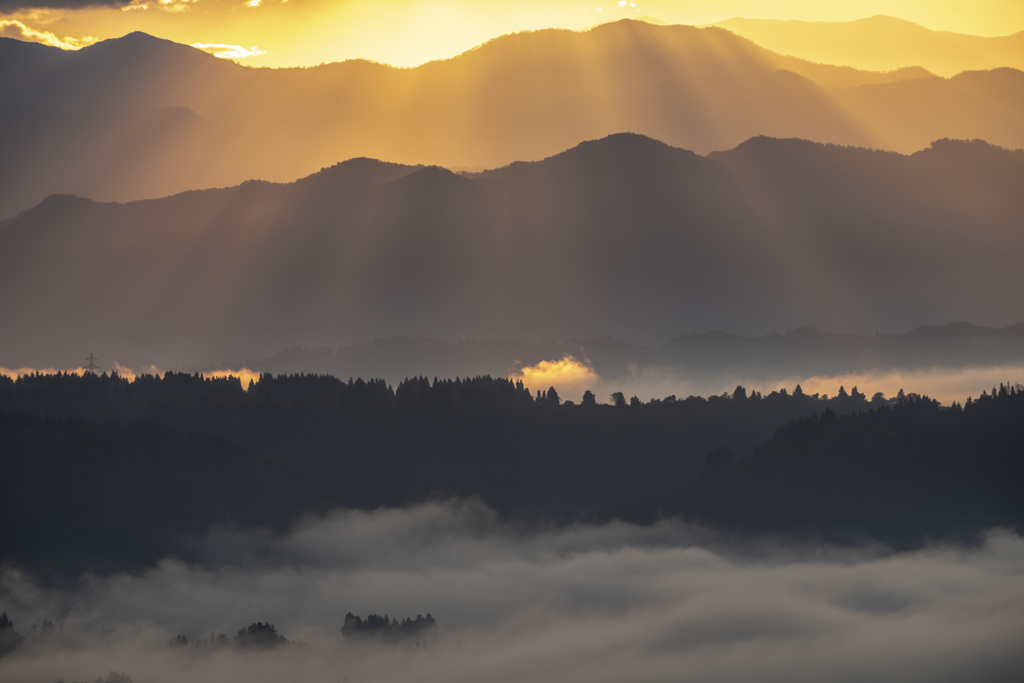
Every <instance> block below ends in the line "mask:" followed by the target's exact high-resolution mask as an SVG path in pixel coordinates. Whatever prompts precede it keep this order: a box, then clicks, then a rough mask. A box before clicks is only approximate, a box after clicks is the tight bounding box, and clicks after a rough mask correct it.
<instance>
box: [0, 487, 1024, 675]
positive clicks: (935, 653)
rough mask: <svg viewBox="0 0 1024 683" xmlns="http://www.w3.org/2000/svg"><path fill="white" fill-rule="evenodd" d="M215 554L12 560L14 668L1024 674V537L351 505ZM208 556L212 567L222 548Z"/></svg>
mask: <svg viewBox="0 0 1024 683" xmlns="http://www.w3.org/2000/svg"><path fill="white" fill-rule="evenodd" d="M196 543H197V548H198V549H199V550H200V551H202V552H205V553H207V554H206V555H204V556H201V557H199V556H197V557H194V558H193V561H192V562H191V563H190V562H186V561H183V560H181V559H167V560H165V561H163V562H162V563H160V564H159V565H158V566H157V567H154V568H153V569H151V570H150V571H148V572H145V573H143V574H140V575H138V576H127V575H119V576H113V577H108V578H97V577H85V578H83V579H81V580H80V581H79V582H78V584H77V585H74V586H68V585H63V586H58V587H49V586H45V585H43V584H40V583H39V582H38V581H36V580H34V579H33V578H32V577H30V576H27V575H25V574H24V573H21V572H19V571H18V570H16V569H14V568H11V567H9V566H8V567H5V568H3V569H2V570H0V601H2V603H3V605H2V607H3V609H4V610H5V611H6V612H7V613H8V614H9V615H11V616H12V618H13V619H14V621H15V625H16V626H17V627H18V628H19V630H23V632H24V631H27V630H28V626H29V625H30V624H32V623H41V621H42V620H43V619H53V620H55V621H59V622H63V624H64V634H63V638H64V643H65V644H64V646H61V645H60V643H59V642H58V641H55V642H54V643H53V644H51V645H46V644H45V642H42V641H40V640H38V639H37V640H36V641H35V642H36V645H33V646H30V647H29V648H27V649H25V650H24V651H23V652H22V653H21V654H20V655H17V656H14V657H8V658H5V659H3V660H0V678H2V679H4V680H20V681H46V682H47V683H52V681H54V680H57V679H58V678H63V679H64V680H92V679H94V678H95V677H96V676H97V675H102V674H105V673H106V672H107V671H109V670H112V669H113V670H119V671H126V672H127V673H128V674H129V675H130V676H132V678H133V679H134V680H136V681H138V680H190V681H199V682H203V681H211V682H212V681H232V680H247V681H256V682H262V681H271V680H311V681H313V680H317V681H319V680H325V681H326V680H330V681H336V680H344V679H346V678H347V679H348V680H351V681H356V680H375V681H385V682H387V681H392V680H395V681H397V680H410V679H415V680H422V681H468V680H489V681H497V682H499V683H501V682H503V681H526V680H531V681H534V680H540V681H549V680H560V681H591V682H593V681H596V682H603V681H616V680H631V681H667V680H702V681H712V682H714V681H735V680H745V681H762V682H765V683H769V682H774V681H796V682H802V681H821V680H838V681H853V680H894V679H898V680H901V681H908V682H909V683H916V682H918V681H921V682H923V681H928V682H929V683H943V682H946V681H958V680H984V681H1001V680H1005V681H1011V680H1015V679H1014V677H1013V676H1014V674H1015V672H1016V673H1019V671H1020V670H1022V667H1024V653H1022V652H1021V650H1020V648H1019V634H1020V633H1021V632H1022V629H1024V592H1022V588H1021V586H1024V539H1022V538H1021V537H1020V536H1017V535H1015V534H1012V533H1009V532H1005V531H994V532H991V533H990V534H989V535H988V536H987V538H986V540H985V541H984V543H983V544H982V545H980V546H978V547H976V548H963V547H934V548H928V549H925V550H921V551H919V552H912V553H902V554H892V553H887V552H885V551H884V550H882V549H879V548H834V547H828V546H806V547H785V546H780V545H777V544H773V543H771V542H770V541H762V542H760V543H758V544H755V545H748V546H737V545H733V544H730V543H729V542H726V541H724V540H723V539H720V538H717V537H716V536H714V534H712V533H711V532H709V531H708V530H706V529H701V528H698V527H692V526H688V525H685V524H681V523H679V522H672V521H663V522H661V523H659V524H656V525H653V526H649V527H636V526H631V525H627V524H621V523H615V524H607V525H601V526H590V525H577V526H573V527H569V528H556V529H547V530H534V531H532V532H525V531H523V530H522V529H517V528H516V527H513V526H511V525H508V524H505V523H502V522H500V521H499V520H498V519H497V518H496V517H495V515H494V514H493V512H491V511H490V510H488V509H487V508H486V507H484V506H483V505H482V504H481V503H479V502H478V501H473V500H468V501H452V502H448V503H430V504H426V505H421V506H417V507H412V508H408V509H400V510H395V509H385V510H378V511H376V512H352V511H339V512H335V513H332V514H330V515H327V516H325V517H323V518H311V519H306V520H303V521H301V522H299V523H297V524H296V525H295V526H294V527H293V529H292V530H291V531H290V532H289V533H287V534H275V533H272V532H267V531H262V532H258V531H252V530H249V531H238V530H234V531H232V530H230V529H219V530H216V531H215V532H212V533H211V534H209V535H208V536H206V537H204V538H202V539H197V541H196ZM202 552H200V555H202ZM349 610H351V611H353V612H355V613H357V614H362V615H365V614H367V613H369V612H378V613H384V612H387V613H389V614H391V615H398V616H406V615H415V614H417V613H426V612H428V611H429V612H431V613H433V614H434V616H435V617H436V618H437V619H438V621H439V623H440V625H441V631H440V633H439V634H438V636H437V638H436V640H434V641H433V642H432V643H431V644H430V646H429V647H428V648H427V649H402V648H397V649H388V648H375V647H367V648H361V647H356V646H353V645H352V644H351V643H347V642H345V641H341V640H340V638H339V633H338V631H339V628H340V625H341V621H342V618H343V616H344V614H345V612H347V611H349ZM257 620H262V621H267V620H270V621H271V622H273V623H274V624H275V625H276V626H277V627H278V629H279V631H281V632H282V633H284V634H285V635H286V636H288V637H289V638H292V639H297V640H301V641H303V643H304V644H303V645H302V646H301V647H297V648H290V649H287V650H285V651H281V652H278V653H277V654H270V653H268V654H256V655H250V656H242V655H240V654H238V653H235V652H221V653H216V654H209V655H201V654H199V653H197V652H195V651H194V650H190V649H188V648H185V649H184V650H181V649H178V650H175V649H170V648H168V647H167V646H166V643H167V642H169V640H170V639H171V638H173V636H174V635H175V634H176V633H179V632H180V633H185V634H188V635H190V636H192V637H195V636H202V635H207V634H208V633H209V632H210V631H211V630H213V631H224V632H226V633H228V634H229V635H230V634H232V633H234V631H235V630H237V629H238V628H240V627H241V626H244V625H246V624H248V623H251V622H253V621H257Z"/></svg>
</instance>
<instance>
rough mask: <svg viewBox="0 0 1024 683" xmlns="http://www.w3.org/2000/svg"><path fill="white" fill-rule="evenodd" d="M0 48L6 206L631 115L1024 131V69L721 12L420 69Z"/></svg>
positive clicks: (395, 154)
mask: <svg viewBox="0 0 1024 683" xmlns="http://www.w3.org/2000/svg"><path fill="white" fill-rule="evenodd" d="M0 57H2V58H0V145H2V146H3V147H4V149H5V154H4V157H3V159H2V160H0V176H2V177H3V178H4V181H5V182H4V183H2V184H0V217H2V216H10V215H13V214H14V213H15V212H16V211H18V210H21V209H25V208H28V207H29V206H32V205H34V204H35V203H37V202H38V201H40V200H41V199H42V198H43V197H44V196H46V195H48V194H52V193H56V192H63V193H73V194H79V195H83V196H91V197H94V198H97V199H102V200H122V201H123V200H129V199H138V198H146V197H157V196H164V195H167V194H172V193H175V192H179V191H182V190H186V189H194V188H201V187H217V186H226V185H234V184H237V183H239V182H242V181H243V180H246V179H251V178H265V179H268V180H273V181H290V180H293V179H295V178H297V177H302V176H305V175H307V174H308V173H310V172H311V171H312V170H313V169H316V168H320V167H323V166H327V165H330V164H331V163H333V162H334V161H336V160H337V159H343V158H350V157H358V156H366V157H372V158H378V159H388V160H390V161H394V162H400V163H412V164H415V163H428V164H439V165H442V166H445V167H447V168H471V169H480V168H494V167H497V166H501V165H503V164H507V163H510V162H512V161H515V160H517V159H540V158H544V157H546V156H550V155H552V154H555V153H557V152H558V151H560V150H563V149H566V148H569V147H571V146H573V145H575V144H577V143H578V142H579V141H581V140H586V139H596V138H601V137H604V136H607V135H609V134H613V133H617V132H622V131H635V132H638V133H642V134H645V135H648V136H650V137H654V138H657V139H660V140H664V141H666V142H668V143H670V144H672V145H674V146H677V147H684V148H687V149H693V150H695V151H697V152H699V153H707V152H710V151H712V150H722V149H729V148H732V147H734V146H736V145H737V144H739V143H740V142H742V141H743V140H746V139H748V138H750V137H752V136H756V135H769V136H772V137H783V138H785V137H800V138H805V139H811V140H816V141H821V142H834V143H840V144H848V145H857V146H864V147H874V148H884V149H894V150H898V151H903V152H912V151H916V150H918V149H920V148H922V147H924V146H927V144H928V143H929V142H931V141H932V140H935V139H939V138H943V137H950V138H967V139H971V138H982V139H986V140H988V141H990V142H992V143H994V144H998V145H1001V146H1005V147H1011V148H1024V132H1022V129H1021V126H1020V125H1019V121H1020V117H1021V112H1022V111H1024V73H1022V72H1020V71H1012V70H1004V71H1000V72H991V73H988V72H983V73H981V72H979V73H966V74H962V75H960V76H958V77H957V78H956V79H950V80H947V79H941V78H937V77H934V76H931V75H930V74H928V73H927V72H925V71H923V70H921V69H919V68H912V69H907V70H904V71H900V72H894V73H869V72H863V71H857V70H855V69H851V68H848V67H836V66H827V65H821V64H814V63H811V62H807V61H803V60H799V59H795V58H792V57H784V56H781V55H778V54H775V53H772V52H769V51H767V50H764V49H763V48H760V47H758V46H757V45H755V44H754V43H752V42H750V41H748V40H746V39H744V38H740V37H738V36H736V35H734V34H731V33H729V32H728V31H725V30H724V29H720V28H713V27H712V28H704V29H699V28H694V27H688V26H655V25H652V24H649V23H644V22H637V21H620V22H616V23H612V24H605V25H601V26H598V27H595V28H594V29H592V30H590V31H588V32H583V33H577V32H572V31H558V30H546V31H537V32H533V33H523V34H514V35H509V36H503V37H501V38H498V39H495V40H493V41H490V42H488V43H486V44H484V45H482V46H480V47H478V48H476V49H474V50H471V51H468V52H466V53H464V54H462V55H459V56H457V57H455V58H452V59H449V60H444V61H439V62H431V63H428V64H424V65H422V66H420V67H417V68H413V69H394V68H390V67H387V66H384V65H380V64H375V63H371V62H366V61H358V60H356V61H349V62H343V63H337V64H328V65H323V66H320V67H313V68H309V69H251V68H246V67H242V66H239V65H237V64H233V63H230V62H227V61H225V60H222V59H217V58H215V57H213V56H211V55H209V54H206V53H204V52H202V51H200V50H196V49H193V48H190V47H187V46H183V45H176V44H174V43H171V42H169V41H164V40H160V39H157V38H153V37H151V36H147V35H145V34H139V33H135V34H129V35H128V36H125V37H123V38H120V39H115V40H109V41H104V42H101V43H97V44H95V45H92V46H89V47H88V48H84V49H83V50H80V51H78V52H75V53H70V52H61V51H59V50H57V49H56V48H52V49H47V48H40V47H39V46H38V45H34V44H27V43H19V42H18V41H12V40H10V39H0ZM282 93H286V95H285V96H282Z"/></svg>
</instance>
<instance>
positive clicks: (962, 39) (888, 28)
mask: <svg viewBox="0 0 1024 683" xmlns="http://www.w3.org/2000/svg"><path fill="white" fill-rule="evenodd" d="M715 26H719V27H721V28H724V29H726V30H728V31H732V32H733V33H736V34H737V35H741V36H744V37H745V38H748V39H750V40H752V41H754V42H755V43H757V44H758V45H761V46H762V47H764V48H767V49H769V50H773V51H776V52H780V53H782V54H788V55H793V56H795V57H801V58H803V59H809V60H811V61H814V62H821V63H823V64H844V65H847V66H852V67H856V68H858V69H868V70H883V71H884V70H890V69H899V68H904V67H908V66H919V67H923V68H925V69H928V70H929V71H931V72H933V73H936V74H940V75H942V76H953V75H955V74H958V73H961V72H963V71H979V70H986V69H996V68H999V67H1011V68H1014V69H1024V31H1019V32H1017V33H1014V34H1012V35H1006V36H997V37H982V36H972V35H964V34H960V33H951V32H949V31H932V30H930V29H927V28H925V27H923V26H920V25H918V24H915V23H913V22H910V21H906V20H903V19H897V18H896V17H888V16H874V17H868V18H865V19H858V20H855V21H834V22H827V21H817V22H815V21H780V20H775V19H745V18H734V19H728V20H726V21H720V22H717V23H716V24H715ZM865 45H870V46H871V49H869V50H865V49H864V46H865Z"/></svg>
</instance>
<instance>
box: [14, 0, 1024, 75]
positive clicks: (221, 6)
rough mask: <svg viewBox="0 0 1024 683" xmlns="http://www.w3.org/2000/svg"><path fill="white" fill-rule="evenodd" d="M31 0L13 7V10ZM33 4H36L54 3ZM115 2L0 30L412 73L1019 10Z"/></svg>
mask: <svg viewBox="0 0 1024 683" xmlns="http://www.w3.org/2000/svg"><path fill="white" fill-rule="evenodd" d="M36 1H37V0H19V2H15V3H11V5H12V6H17V5H19V4H21V5H25V4H28V5H31V4H32V3H34V2H36ZM39 1H40V2H41V3H43V4H45V3H46V2H48V1H52V0H39ZM86 1H87V2H88V0H86ZM113 1H114V2H115V3H116V2H120V3H121V4H120V6H102V7H99V6H91V5H86V6H82V7H81V8H79V9H48V8H45V7H42V8H40V7H31V6H29V7H26V8H24V9H18V10H15V11H11V12H7V13H0V35H2V36H5V37H10V38H16V39H19V40H25V41H30V42H38V43H43V44H48V45H53V46H55V47H59V48H61V49H78V48H81V47H84V46H86V45H90V44H93V43H95V42H98V41H102V40H107V39H111V38H117V37H121V36H123V35H126V34H128V33H132V32H134V31H142V32H145V33H149V34H151V35H154V36H157V37H160V38H164V39H167V40H172V41H174V42H178V43H182V44H186V45H192V46H196V47H199V48H200V49H204V50H206V51H208V52H211V53H213V54H216V55H217V56H221V57H225V58H228V59H233V60H235V61H237V62H239V63H242V64H245V65H249V66H257V67H274V68H290V67H309V66H315V65H318V64H325V63H333V62H340V61H346V60H350V59H364V60H368V61H373V62H378V63H381V64H386V65H390V66H394V67H414V66H419V65H422V64H424V63H427V62H431V61H436V60H442V59H450V58H452V57H455V56H457V55H459V54H462V53H464V52H466V51H469V50H472V49H473V48H475V47H478V46H480V45H482V44H484V43H486V42H488V41H490V40H493V39H495V38H497V37H500V36H502V35H507V34H510V33H517V32H522V31H533V30H543V29H548V28H557V29H569V30H576V31H580V30H587V29H590V28H593V27H594V26H595V25H599V24H602V23H607V22H609V21H616V20H620V19H625V18H633V19H645V20H655V21H660V22H664V23H670V24H686V25H694V26H706V25H711V24H716V23H719V22H724V21H726V20H729V19H734V18H739V17H743V18H750V19H772V20H797V21H807V22H822V21H823V22H848V21H855V20H859V19H865V18H870V17H874V16H879V15H885V16H893V17H896V18H899V19H903V20H905V21H909V22H912V23H915V24H918V25H920V26H922V27H924V28H926V29H930V30H933V31H948V32H954V33H960V34H964V35H971V36H986V37H996V36H1005V35H1012V34H1015V33H1018V32H1021V31H1024V3H1017V2H1013V1H1012V0H982V1H980V2H977V3H974V5H973V6H972V8H971V11H970V12H963V11H961V10H960V8H959V6H958V3H956V2H953V1H952V0H930V1H927V2H926V1H924V0H896V1H889V2H881V1H878V0H860V1H849V2H839V3H832V4H830V5H829V6H828V7H822V6H820V3H814V2H809V1H805V0H783V1H779V2H773V3H770V4H766V3H763V2H752V1H750V0H726V1H725V2H721V1H719V2H711V0H697V1H695V2H689V3H686V5H685V6H682V5H681V3H675V2H669V1H667V0H651V2H621V1H615V2H605V3H603V4H598V5H588V4H584V3H567V2H562V3H547V2H540V1H539V0H520V2H516V3H512V2H493V3H473V2H470V0H391V2H388V3H386V4H384V3H379V2H378V3H370V2H367V1H365V0H350V1H348V2H341V3H337V2H327V1H326V0H311V1H310V2H301V3H300V2H288V0H248V1H246V2H243V1H242V0H157V1H156V2H146V1H144V0H113ZM741 35H742V32H741ZM748 37H749V36H748ZM761 37H763V32H762V36H761ZM755 42H758V40H756V39H755ZM769 42H770V41H769ZM778 43H779V41H778V40H776V41H775V42H774V43H773V44H772V46H771V48H770V49H773V50H775V51H780V48H781V51H782V52H786V50H785V46H784V45H780V44H778ZM798 49H799V46H797V45H794V48H793V49H792V50H790V51H789V52H788V53H790V54H796V52H797V51H798ZM869 51H870V50H869ZM798 56H799V55H798Z"/></svg>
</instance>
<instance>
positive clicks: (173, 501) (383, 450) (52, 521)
mask: <svg viewBox="0 0 1024 683" xmlns="http://www.w3.org/2000/svg"><path fill="white" fill-rule="evenodd" d="M604 400H608V401H611V403H612V404H611V405H609V404H605V403H597V402H596V400H595V401H593V402H590V401H588V402H587V404H584V405H570V404H568V403H564V402H561V401H560V400H559V397H558V396H557V394H556V392H554V391H553V390H547V391H539V392H536V393H535V394H532V395H531V393H530V391H529V390H528V389H527V388H526V387H524V386H522V385H521V384H518V383H515V382H512V381H509V380H505V379H492V378H489V377H478V378H472V379H456V380H447V379H446V380H436V379H435V380H428V379H426V378H422V377H421V378H411V379H408V380H406V381H404V382H402V383H400V384H399V385H398V386H397V387H395V388H392V387H390V386H388V385H387V384H386V383H384V382H383V381H379V380H371V381H363V380H349V381H341V380H338V379H335V378H333V377H328V376H320V375H291V376H276V377H274V376H270V375H264V376H262V377H261V378H260V379H259V381H258V382H253V383H252V384H251V385H250V386H249V387H248V391H244V390H243V387H242V385H241V383H240V382H239V381H238V380H237V379H235V378H230V379H203V378H202V377H200V376H198V375H188V374H175V373H167V374H165V375H164V376H163V377H156V376H145V375H144V376H140V377H138V378H137V379H135V381H132V382H129V381H128V380H126V379H124V378H121V377H118V376H117V375H116V374H110V375H108V374H104V375H94V374H91V373H87V374H85V375H84V376H77V375H68V374H56V375H32V376H26V377H22V378H19V379H18V380H10V379H7V378H0V450H2V452H3V453H4V457H3V458H2V459H0V467H2V471H0V487H2V488H0V505H2V509H0V520H2V522H0V524H2V526H3V528H2V534H3V537H4V539H5V543H4V549H3V550H4V557H3V558H2V559H4V560H9V561H12V562H14V563H16V564H19V565H22V566H25V567H26V568H29V569H31V570H34V571H37V572H40V573H42V574H44V575H77V574H80V573H81V572H84V571H98V572H101V573H102V572H110V571H116V570H122V569H129V570H132V569H138V568H142V567H144V566H147V565H148V564H150V563H153V562H155V561H157V560H158V559H160V558H161V557H164V556H165V555H167V554H168V553H172V552H180V553H185V554H186V555H187V552H188V551H187V548H183V547H182V546H181V544H180V541H181V539H182V538H183V536H186V535H201V534H203V533H205V532H206V530H207V529H208V528H209V526H210V525H211V524H213V523H218V522H220V523H229V524H235V525H240V526H263V527H268V528H272V529H282V530H283V529H285V528H287V526H288V525H289V524H290V523H291V522H292V521H293V520H295V519H296V518H298V517H300V516H302V515H304V514H310V513H312V514H322V513H325V512H327V511H329V510H331V509H333V508H337V507H345V508H358V509H373V508H377V507H380V506H405V505H409V504H412V503H417V502H422V501H425V500H428V499H430V498H437V497H442V498H443V497H447V496H458V497H464V496H480V497H481V498H482V499H483V500H484V501H485V502H486V503H487V504H488V505H489V506H491V507H493V508H494V509H495V510H496V511H497V512H498V513H499V514H500V515H501V516H502V517H504V518H505V519H508V520H511V521H514V522H516V523H518V524H526V525H531V524H536V523H545V524H548V523H568V522H574V521H602V520H610V519H623V520H626V521H631V522H636V523H650V522H653V521H655V520H657V519H658V518H659V517H661V516H665V515H668V516H676V515H678V516H681V517H683V518H684V519H690V520H694V521H701V522H705V523H709V524H712V525H716V526H722V527H724V528H729V529H734V530H736V531H737V532H744V533H745V532H771V533H778V534H792V535H796V536H800V537H816V538H817V537H821V538H830V539H834V540H838V541H856V540H861V539H863V538H871V539H875V540H878V541H881V542H883V543H887V544H890V545H893V546H896V547H914V546H916V545H919V544H920V543H923V542H925V541H926V540H928V539H939V538H949V539H959V540H970V539H971V538H972V537H973V535H974V534H976V533H977V532H979V531H981V530H983V529H986V528H990V527H993V526H999V525H1017V524H1020V523H1021V522H1022V521H1024V510H1022V505H1024V502H1022V501H1024V497H1021V496H1020V495H1019V491H1020V487H1021V482H1022V481H1024V477H1022V469H1021V467H1022V464H1021V451H1020V443H1024V419H1021V418H1022V415H1024V391H1022V390H1021V388H1020V387H1019V386H1003V387H1001V388H998V389H993V391H992V393H991V394H989V393H986V394H985V395H984V396H982V397H979V398H976V399H974V400H972V401H970V402H968V403H966V404H965V405H963V406H961V405H954V406H952V407H950V408H943V407H941V406H939V405H938V404H937V403H936V402H934V401H932V400H929V399H927V398H924V397H919V396H916V395H914V394H908V395H904V394H903V393H902V392H901V393H900V394H899V395H898V396H896V397H892V398H888V399H887V398H886V397H884V396H882V395H875V396H872V397H867V396H865V395H864V394H863V393H862V392H859V391H857V390H856V388H852V389H850V390H847V389H845V388H844V389H841V390H840V391H839V392H838V394H837V395H836V396H833V397H830V398H827V399H826V398H825V397H822V396H818V395H812V396H809V395H807V394H805V393H804V392H803V391H801V390H800V388H799V387H796V388H795V389H794V390H793V391H786V390H779V391H776V392H772V393H771V394H768V395H761V394H759V393H758V392H748V391H746V390H745V389H744V388H743V387H737V388H736V389H735V391H733V392H732V393H730V394H722V395H719V396H709V397H707V398H701V397H693V396H691V397H686V398H681V397H676V396H669V397H665V398H664V399H660V400H652V401H650V402H647V403H642V402H640V401H639V400H636V399H635V398H633V399H627V398H626V397H625V396H624V395H621V396H620V395H612V396H610V397H606V398H605V399H604ZM43 538H45V539H47V540H46V542H45V543H41V542H40V539H43Z"/></svg>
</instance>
